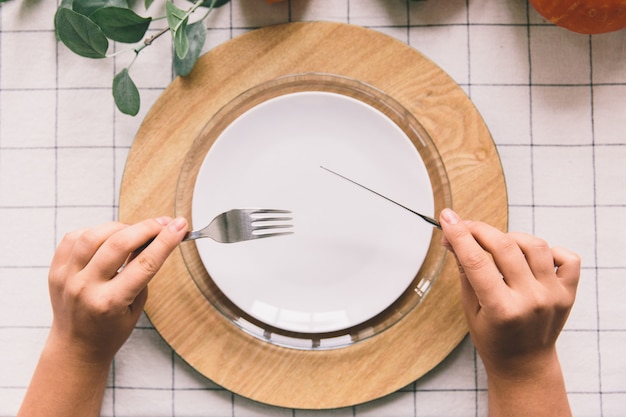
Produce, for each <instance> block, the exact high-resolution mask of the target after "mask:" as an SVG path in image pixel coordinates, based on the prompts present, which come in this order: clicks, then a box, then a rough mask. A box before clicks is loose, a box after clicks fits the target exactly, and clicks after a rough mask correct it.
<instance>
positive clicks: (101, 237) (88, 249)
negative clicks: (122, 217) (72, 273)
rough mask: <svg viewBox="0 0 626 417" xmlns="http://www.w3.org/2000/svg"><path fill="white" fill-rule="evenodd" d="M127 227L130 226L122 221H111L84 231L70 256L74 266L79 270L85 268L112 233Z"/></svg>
mask: <svg viewBox="0 0 626 417" xmlns="http://www.w3.org/2000/svg"><path fill="white" fill-rule="evenodd" d="M126 227H128V226H127V225H125V224H122V223H118V222H109V223H104V224H101V225H99V226H96V227H93V228H90V229H85V230H84V231H82V233H81V234H80V236H78V238H77V240H76V243H75V244H74V247H73V248H72V254H71V256H70V263H71V264H72V266H73V267H74V268H76V269H78V270H81V269H84V268H85V267H86V266H87V264H89V262H90V261H91V259H92V258H93V257H94V255H95V254H96V252H97V251H98V249H99V248H100V246H102V244H103V243H104V242H105V241H106V240H107V239H108V238H109V237H110V236H111V235H113V234H115V233H117V232H119V231H120V230H123V229H124V228H126Z"/></svg>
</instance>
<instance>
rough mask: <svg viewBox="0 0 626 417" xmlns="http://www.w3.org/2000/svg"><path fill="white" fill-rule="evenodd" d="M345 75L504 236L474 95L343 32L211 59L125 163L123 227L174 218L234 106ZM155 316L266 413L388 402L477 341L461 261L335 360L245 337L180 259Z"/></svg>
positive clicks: (391, 44)
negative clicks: (312, 79) (438, 163)
mask: <svg viewBox="0 0 626 417" xmlns="http://www.w3.org/2000/svg"><path fill="white" fill-rule="evenodd" d="M303 73H324V74H334V75H340V76H345V77H350V78H352V79H356V80H360V81H363V82H365V83H367V84H369V85H371V86H373V87H375V88H377V89H379V90H381V91H382V92H384V93H385V94H387V95H388V96H390V97H392V98H393V99H395V100H396V101H397V102H399V103H400V104H401V105H403V106H404V107H405V108H406V109H407V110H409V111H410V112H411V113H412V114H413V116H415V117H416V118H417V120H418V121H419V122H420V123H421V125H422V126H423V127H424V128H425V130H426V131H427V132H428V134H429V136H430V138H431V139H432V141H433V142H434V143H435V145H436V147H437V149H438V150H439V153H440V155H441V158H442V160H443V163H444V165H445V169H446V171H447V175H448V180H449V183H450V191H451V195H452V201H453V205H454V208H455V210H456V211H457V212H458V213H459V214H460V215H461V216H462V217H464V218H471V219H474V220H484V221H487V222H489V223H491V224H493V225H494V226H496V227H498V228H500V229H502V230H504V229H506V227H507V222H508V211H507V196H506V188H505V183H504V175H503V172H502V167H501V165H500V160H499V157H498V154H497V150H496V148H495V145H494V143H493V140H492V139H491V136H490V134H489V131H488V129H487V127H486V126H485V124H484V122H483V120H482V118H481V117H480V115H479V113H478V112H477V110H476V109H475V107H474V106H473V104H472V103H471V101H470V100H469V98H468V97H467V96H466V94H465V93H464V92H463V90H462V89H461V88H460V87H459V86H458V85H457V84H456V83H455V82H454V81H453V80H452V79H451V78H450V77H449V76H448V75H447V74H445V73H444V72H443V71H442V70H441V69H440V68H439V67H438V66H437V65H435V64H434V63H433V62H431V61H430V60H428V59H427V58H425V57H424V56H423V55H421V54H420V53H419V52H417V51H416V50H414V49H412V48H411V47H409V46H407V45H405V44H403V43H402V42H400V41H398V40H396V39H393V38H391V37H389V36H386V35H384V34H381V33H379V32H376V31H373V30H369V29H364V28H361V27H358V26H352V25H346V24H340V23H321V22H315V23H290V24H285V25H279V26H272V27H267V28H264V29H260V30H256V31H253V32H250V33H247V34H245V35H243V36H240V37H238V38H236V39H233V40H231V41H229V42H227V43H225V44H223V45H221V46H219V47H217V48H215V49H214V50H212V51H211V52H209V53H207V54H206V55H205V56H204V57H202V58H201V59H200V60H199V61H198V63H197V64H196V67H195V68H194V70H193V71H192V73H191V74H190V75H189V76H188V77H186V78H177V79H175V80H174V81H173V82H172V84H171V85H170V86H169V87H168V88H167V89H166V90H165V92H164V93H163V94H162V95H161V97H160V98H159V99H158V100H157V102H156V103H155V104H154V105H153V107H152V108H151V110H150V112H149V113H148V115H147V116H146V118H145V120H144V122H143V124H142V125H141V127H140V129H139V131H138V133H137V136H136V138H135V141H134V143H133V146H132V148H131V151H130V154H129V156H128V160H127V165H126V169H125V172H124V177H123V180H122V187H121V195H120V220H121V221H123V222H126V223H134V222H137V221H140V220H142V219H145V218H149V217H155V216H161V215H170V216H174V215H175V204H176V202H175V195H176V187H177V181H178V177H179V175H180V172H181V168H182V166H183V163H184V160H185V157H186V154H187V152H188V151H189V149H190V147H191V145H192V143H193V141H194V140H195V139H196V138H197V137H198V135H199V134H200V133H201V132H202V130H203V128H204V127H205V125H206V124H207V123H208V122H209V120H210V119H211V118H212V117H213V116H214V115H215V114H216V113H217V112H218V111H219V109H221V108H222V107H223V106H224V105H226V104H227V103H229V102H230V101H231V100H233V99H234V98H235V97H237V96H238V95H240V94H241V93H243V92H244V91H247V90H248V89H250V88H252V87H254V86H256V85H259V84H260V83H264V82H267V81H270V80H273V79H276V78H278V77H283V76H288V75H293V74H303ZM149 293H150V296H149V299H148V302H147V305H146V313H147V315H148V317H149V319H150V320H151V321H152V323H153V324H154V326H155V328H156V329H157V331H158V332H159V333H160V334H161V336H162V337H163V338H164V339H165V341H166V342H167V343H168V344H169V345H170V346H171V347H172V348H173V349H174V350H175V351H176V352H177V353H178V354H179V355H180V356H181V357H182V358H183V359H184V360H185V361H187V362H188V363H189V364H190V365H191V366H192V367H194V368H195V369H196V370H197V371H198V372H200V373H202V374H203V375H205V376H206V377H208V378H210V379H211V380H213V381H214V382H216V383H217V384H219V385H221V386H223V387H224V388H227V389H229V390H231V391H233V392H235V393H237V394H239V395H242V396H245V397H248V398H250V399H253V400H256V401H260V402H263V403H267V404H271V405H276V406H283V407H290V408H305V409H324V408H338V407H344V406H350V405H355V404H359V403H363V402H366V401H370V400H373V399H376V398H380V397H382V396H384V395H387V394H390V393H392V392H394V391H396V390H398V389H400V388H403V387H404V386H406V385H408V384H410V383H411V382H413V381H415V380H416V379H418V378H420V377H421V376H423V375H424V374H425V373H427V372H428V371H430V370H431V369H432V368H433V367H435V366H436V365H437V364H439V363H440V362H441V361H442V360H443V359H444V358H445V357H446V356H447V355H448V354H449V353H450V352H451V351H452V350H453V349H454V348H455V347H456V346H457V345H458V343H459V342H460V341H461V340H462V339H463V337H464V336H465V335H466V334H467V327H466V324H465V320H464V317H463V311H462V308H461V304H460V284H459V280H458V272H457V270H456V265H455V262H454V259H452V257H450V256H448V257H447V259H446V261H445V264H444V267H443V270H442V272H441V275H440V276H439V277H438V278H437V280H436V281H435V283H434V285H433V286H432V288H431V289H430V292H429V293H428V295H427V296H426V297H425V299H424V300H423V301H422V302H421V303H420V304H419V305H418V306H417V307H416V308H415V309H413V310H411V311H410V312H409V313H408V314H407V315H406V316H405V317H404V318H403V319H401V320H400V321H399V322H398V323H397V324H395V325H394V326H392V327H391V328H389V329H388V330H386V331H384V332H382V333H380V334H378V335H376V336H373V337H371V338H369V339H366V340H364V341H362V342H359V343H356V344H353V345H350V346H348V347H343V348H339V349H330V350H298V349H290V348H285V347H280V346H276V345H273V344H270V343H267V342H264V341H262V340H260V339H258V338H255V337H253V336H250V335H248V334H247V333H245V332H243V331H242V330H240V329H239V328H238V327H236V326H235V325H233V324H232V323H231V322H230V321H228V320H227V319H226V318H224V316H222V315H221V314H220V313H219V312H218V311H217V310H216V309H215V308H214V307H213V306H212V305H211V304H210V303H209V302H208V301H207V300H206V298H205V297H204V296H203V295H202V293H201V292H200V290H199V289H198V287H197V286H196V284H195V283H194V281H193V279H192V277H191V276H190V274H189V271H188V269H187V266H186V264H185V262H184V260H183V257H182V254H181V252H180V251H175V252H174V253H173V254H172V255H171V256H170V257H169V259H168V260H167V262H166V264H165V265H164V267H163V268H162V269H161V271H160V272H159V273H158V274H157V275H156V276H155V277H154V279H153V280H152V282H151V283H150V286H149Z"/></svg>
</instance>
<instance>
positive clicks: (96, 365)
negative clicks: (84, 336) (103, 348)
mask: <svg viewBox="0 0 626 417" xmlns="http://www.w3.org/2000/svg"><path fill="white" fill-rule="evenodd" d="M44 355H45V356H46V357H53V358H54V359H55V360H56V361H59V362H61V363H63V364H64V366H68V367H72V368H78V369H83V370H84V371H88V372H98V371H99V372H107V373H108V371H109V368H110V366H111V362H112V361H113V356H112V355H110V354H102V352H99V351H98V349H97V348H94V347H92V346H91V345H85V344H84V343H82V341H80V340H73V339H72V338H71V337H67V336H65V335H62V334H60V333H59V332H57V331H55V329H54V326H53V328H52V329H51V331H50V334H49V336H48V340H47V341H46V344H45V346H44V350H43V352H42V356H44Z"/></svg>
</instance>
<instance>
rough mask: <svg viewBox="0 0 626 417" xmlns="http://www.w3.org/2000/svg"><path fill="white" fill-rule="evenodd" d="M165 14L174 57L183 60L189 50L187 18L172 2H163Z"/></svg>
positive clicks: (169, 0) (170, 0)
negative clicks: (172, 43)
mask: <svg viewBox="0 0 626 417" xmlns="http://www.w3.org/2000/svg"><path fill="white" fill-rule="evenodd" d="M165 14H166V16H167V24H168V26H169V27H170V30H171V31H172V38H173V39H174V50H175V51H176V55H177V56H178V57H179V58H180V59H183V58H184V57H185V55H187V51H188V50H189V39H188V38H187V30H186V28H187V22H188V21H189V16H187V14H186V13H185V11H184V10H181V9H179V8H178V7H176V6H175V5H174V3H172V0H167V1H166V2H165Z"/></svg>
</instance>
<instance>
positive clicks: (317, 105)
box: [192, 91, 434, 333]
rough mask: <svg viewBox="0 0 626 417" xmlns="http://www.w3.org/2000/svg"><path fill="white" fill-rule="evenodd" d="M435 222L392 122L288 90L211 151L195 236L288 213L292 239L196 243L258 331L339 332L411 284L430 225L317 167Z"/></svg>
mask: <svg viewBox="0 0 626 417" xmlns="http://www.w3.org/2000/svg"><path fill="white" fill-rule="evenodd" d="M320 165H323V166H326V167H328V168H330V169H332V170H334V171H337V172H339V173H341V174H342V175H345V176H347V177H349V178H351V179H353V180H355V181H357V182H360V183H362V184H363V185H365V186H367V187H369V188H372V189H374V190H376V191H378V192H380V193H381V194H384V195H386V196H388V197H390V198H392V199H394V200H396V201H398V202H400V203H401V204H403V205H406V206H408V207H410V208H412V209H414V210H416V211H418V212H421V213H424V214H426V215H431V216H432V215H434V213H433V211H434V208H433V207H434V200H433V190H432V187H431V183H430V179H429V176H428V173H427V170H426V167H425V165H424V162H423V161H422V158H421V157H420V154H419V153H418V152H417V150H416V148H415V146H414V145H413V144H412V143H411V141H410V140H409V138H408V137H407V136H406V134H405V133H404V132H403V131H402V129H400V128H399V127H398V126H397V125H396V124H395V123H394V122H393V121H392V120H390V119H389V118H388V117H387V116H385V115H384V114H383V113H381V112H380V111H379V110H377V109H375V108H374V107H372V106H370V105H368V104H365V103H363V102H361V101H359V100H357V99H354V98H351V97H348V96H345V95H342V94H338V93H331V92H324V91H306V92H295V93H289V94H285V95H282V96H278V97H275V98H271V99H269V100H267V101H264V102H262V103H260V104H258V105H256V106H254V107H252V108H251V109H249V110H248V111H246V112H245V113H243V114H242V115H241V116H239V117H238V118H236V119H235V120H234V121H233V122H232V123H231V124H230V125H229V126H228V127H227V128H226V129H225V130H224V131H223V132H222V133H221V134H220V136H219V137H218V139H217V140H216V141H215V143H214V144H213V145H212V146H211V148H210V149H209V152H208V154H207V155H206V158H205V159H204V162H203V163H202V166H201V168H200V170H199V172H198V176H197V179H196V183H195V189H194V193H193V199H192V218H193V227H194V228H199V227H202V226H204V225H206V224H208V222H209V221H210V220H211V219H212V218H213V217H214V216H215V215H217V214H219V213H221V212H224V211H227V210H230V209H232V208H249V207H261V208H274V209H287V210H291V211H292V212H293V218H294V220H293V223H294V225H295V228H294V232H295V233H294V234H293V235H289V236H282V237H273V238H267V239H258V240H252V241H247V242H240V243H234V244H221V243H216V242H214V241H211V240H209V239H204V240H199V241H196V244H197V248H198V252H199V254H200V258H201V260H202V262H203V263H204V266H205V268H206V269H207V271H208V273H209V275H210V276H211V278H212V280H213V281H214V282H215V284H216V285H217V286H218V287H219V289H220V290H221V291H222V292H223V294H224V295H225V296H226V297H227V298H228V299H229V300H230V301H231V302H232V303H233V304H235V305H236V306H237V307H238V308H239V309H241V310H242V311H243V312H245V313H247V314H248V315H250V316H251V317H253V318H254V319H256V320H258V321H260V322H261V323H264V324H265V325H268V326H271V327H274V328H278V329H282V330H285V331H288V332H297V333H326V332H336V331H340V330H342V329H347V328H350V327H352V326H356V325H358V324H360V323H363V322H365V321H367V320H369V319H371V318H373V317H375V316H376V315H378V314H379V313H381V312H382V311H383V310H385V309H386V308H387V307H389V306H390V305H391V304H393V303H394V301H396V300H397V299H398V297H400V295H402V293H403V292H405V291H406V289H407V288H408V286H409V285H410V284H411V282H412V281H413V279H414V278H415V276H416V274H417V272H418V270H419V268H420V266H421V264H422V262H423V261H424V258H425V256H426V253H427V251H428V247H429V244H430V241H431V237H432V232H433V228H432V226H430V225H428V224H426V223H425V222H424V221H423V220H421V219H420V218H418V217H417V216H415V215H414V214H412V213H410V212H408V211H405V210H403V209H402V208H400V207H398V206H396V205H394V204H392V203H390V202H388V201H386V200H384V199H382V198H380V197H379V196H376V195H375V194H372V193H370V192H368V191H366V190H364V189H362V188H360V187H357V186H356V185H354V184H351V183H349V182H348V181H345V180H343V179H341V178H339V177H337V176H335V175H333V174H331V173H329V172H327V171H325V170H323V169H321V168H320Z"/></svg>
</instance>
